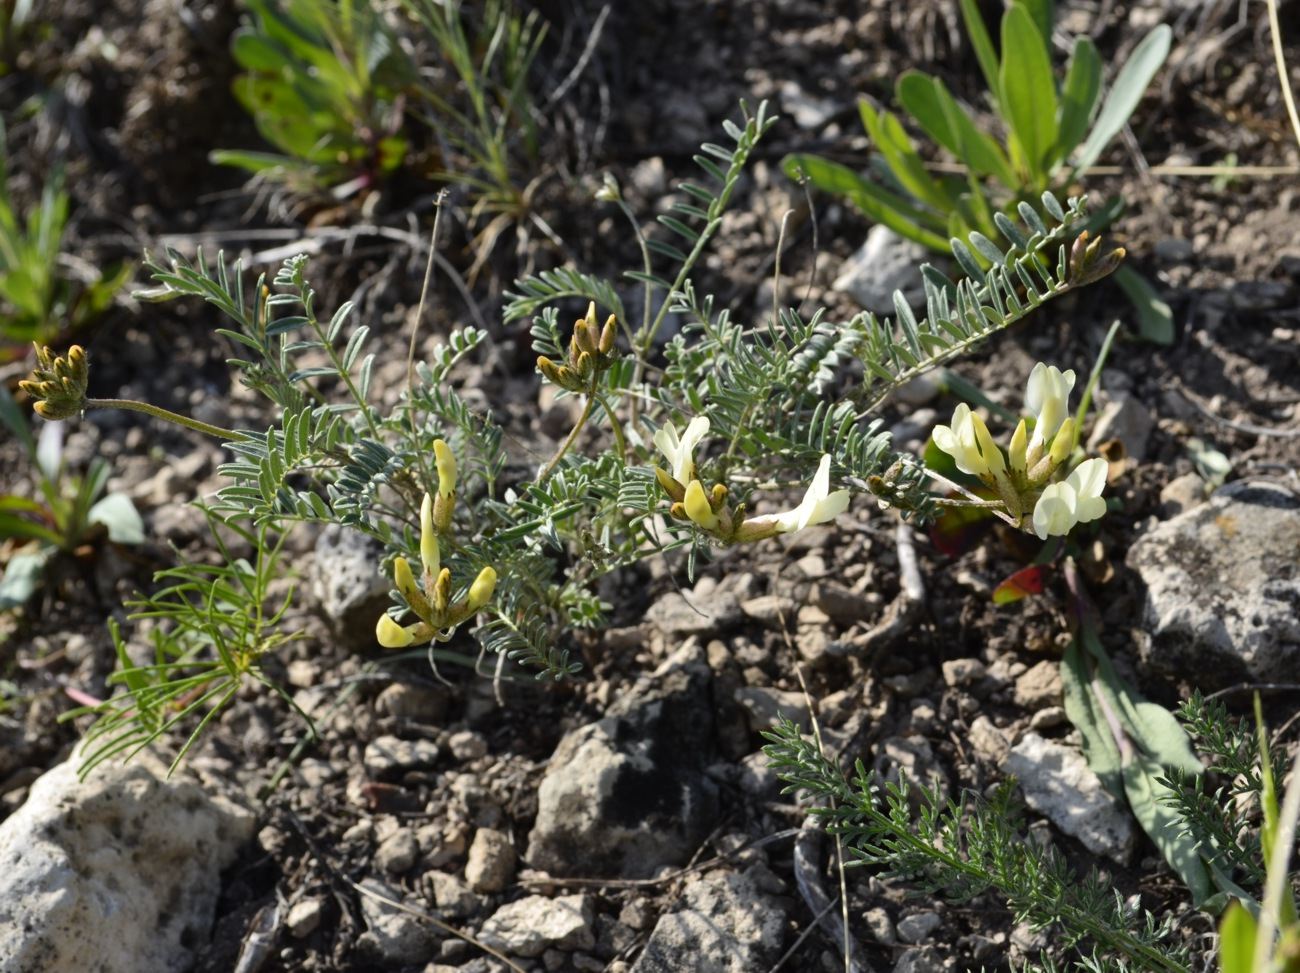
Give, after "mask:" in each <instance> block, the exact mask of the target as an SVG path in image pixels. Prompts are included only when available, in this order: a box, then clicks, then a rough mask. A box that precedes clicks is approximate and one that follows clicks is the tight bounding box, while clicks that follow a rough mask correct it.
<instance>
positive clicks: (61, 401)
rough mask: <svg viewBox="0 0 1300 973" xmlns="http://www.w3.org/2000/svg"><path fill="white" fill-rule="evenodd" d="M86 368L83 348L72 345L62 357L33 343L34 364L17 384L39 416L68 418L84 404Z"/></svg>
mask: <svg viewBox="0 0 1300 973" xmlns="http://www.w3.org/2000/svg"><path fill="white" fill-rule="evenodd" d="M89 382H90V369H89V364H88V361H87V358H86V352H85V349H83V348H82V347H81V346H80V345H73V346H72V347H71V348H69V349H68V352H67V354H66V355H64V356H57V355H55V354H54V352H52V351H51V350H50V349H49V348H46V347H42V346H41V345H37V346H36V367H35V368H34V369H32V374H31V377H30V378H27V379H24V380H23V381H21V382H19V383H18V387H19V388H20V389H22V390H23V391H24V392H26V393H27V394H28V395H30V396H31V397H32V398H33V399H34V400H35V401H34V402H33V404H32V408H33V409H34V410H35V411H36V414H37V415H39V416H41V417H42V418H43V419H51V420H56V419H70V418H72V417H73V416H76V415H80V414H81V412H82V410H83V409H85V406H86V387H87V385H88V384H89Z"/></svg>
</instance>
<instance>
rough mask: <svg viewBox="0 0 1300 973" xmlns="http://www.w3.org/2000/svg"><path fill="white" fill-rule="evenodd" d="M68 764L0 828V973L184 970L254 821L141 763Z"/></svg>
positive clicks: (219, 799)
mask: <svg viewBox="0 0 1300 973" xmlns="http://www.w3.org/2000/svg"><path fill="white" fill-rule="evenodd" d="M75 759H76V758H74V760H70V761H65V762H64V763H62V764H59V765H58V766H57V767H55V768H54V769H52V770H50V771H49V772H47V773H46V774H44V775H43V776H41V777H40V778H39V779H38V780H37V781H36V782H35V783H34V784H33V785H32V787H31V791H30V793H29V794H28V797H27V801H26V802H25V803H24V804H23V805H22V806H21V807H20V808H19V809H18V810H17V811H15V812H14V813H13V814H12V815H10V816H9V817H8V818H7V819H6V820H5V821H4V822H3V824H0V971H3V973H31V971H35V970H39V971H41V973H65V971H66V973H82V971H85V970H89V969H91V968H92V967H93V969H94V970H95V971H96V973H138V971H140V970H150V971H155V970H156V971H159V973H170V971H180V970H187V969H189V968H190V966H191V965H192V964H193V963H194V960H195V955H194V950H195V949H196V948H199V947H201V946H202V945H203V944H204V943H206V942H207V941H208V936H209V931H210V929H211V926H212V917H213V912H214V910H215V908H216V904H217V895H218V893H219V892H220V889H221V871H222V869H224V868H226V867H227V866H229V865H230V864H231V863H232V862H233V861H234V859H235V856H236V854H237V853H238V850H239V847H240V846H241V845H242V844H244V843H245V842H246V841H248V840H249V838H250V837H251V836H252V834H253V829H254V822H255V819H254V816H253V815H252V814H251V813H249V812H248V811H247V810H245V809H243V808H241V807H238V806H237V805H235V804H233V803H231V802H230V801H228V800H226V799H224V798H222V797H217V796H213V795H211V794H209V793H208V792H207V791H205V790H204V789H203V788H202V787H201V786H199V784H197V783H196V782H194V781H193V780H189V779H185V778H184V777H181V776H179V775H174V776H173V777H172V779H171V780H164V779H163V776H164V774H165V767H155V766H154V764H153V762H152V761H150V760H148V759H147V758H146V757H141V758H139V759H138V760H136V761H135V762H133V763H130V764H127V765H125V766H116V765H112V764H108V765H101V766H100V767H99V768H98V769H96V770H95V771H94V772H93V773H92V774H91V775H90V776H89V777H88V778H87V779H86V780H85V781H84V782H82V781H81V780H79V779H78V777H77V763H76V762H74V761H75Z"/></svg>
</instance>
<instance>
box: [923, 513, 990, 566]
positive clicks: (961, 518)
mask: <svg viewBox="0 0 1300 973" xmlns="http://www.w3.org/2000/svg"><path fill="white" fill-rule="evenodd" d="M994 523H995V520H994V517H993V514H991V513H989V511H988V509H987V508H985V507H944V508H943V513H941V514H940V515H939V516H938V517H937V518H935V520H934V522H933V523H932V524H930V541H931V543H933V544H934V547H935V550H937V551H940V552H942V553H944V554H947V555H948V556H949V557H957V556H959V555H961V554H965V553H966V552H967V551H969V550H970V549H971V548H972V547H974V546H975V542H976V541H978V540H979V539H980V538H981V537H982V536H983V535H984V534H985V533H986V532H987V531H988V529H989V528H990V527H992V526H993V524H994Z"/></svg>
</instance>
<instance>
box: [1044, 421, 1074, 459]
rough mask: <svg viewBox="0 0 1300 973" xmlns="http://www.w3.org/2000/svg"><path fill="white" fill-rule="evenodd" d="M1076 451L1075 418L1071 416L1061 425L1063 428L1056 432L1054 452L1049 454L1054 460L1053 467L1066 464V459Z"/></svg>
mask: <svg viewBox="0 0 1300 973" xmlns="http://www.w3.org/2000/svg"><path fill="white" fill-rule="evenodd" d="M1073 449H1074V417H1073V416H1069V417H1067V418H1066V420H1065V421H1064V422H1063V423H1061V428H1060V429H1058V430H1057V432H1056V438H1055V439H1053V440H1052V451H1051V453H1050V454H1049V455H1050V456H1051V458H1052V465H1053V466H1060V465H1061V464H1062V463H1064V462H1065V458H1066V457H1067V456H1069V455H1070V452H1071V450H1073Z"/></svg>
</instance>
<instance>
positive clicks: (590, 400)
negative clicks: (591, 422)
mask: <svg viewBox="0 0 1300 973" xmlns="http://www.w3.org/2000/svg"><path fill="white" fill-rule="evenodd" d="M595 404H596V393H595V392H594V391H592V392H590V393H588V395H587V404H586V405H585V406H583V409H582V415H580V416H578V421H577V422H575V423H574V424H573V431H572V432H571V433H569V438H568V439H566V440H565V441H564V442H563V443H561V444H560V450H559V452H557V453H556V454H555V456H553V457H552V458H551V461H550V462H549V463H547V464H546V469H544V470H542V473H541V475H540V476H539V477H538V478H537V482H538V484H542V483H545V482H546V481H547V480H549V479H550V478H551V474H552V473H554V472H555V467H556V466H558V465H559V463H560V460H562V459H564V454H565V453H567V452H568V451H569V447H570V446H572V445H573V442H574V440H575V439H577V438H578V433H580V432H582V427H583V426H585V425H586V424H587V420H588V419H589V418H591V410H592V408H593V407H594V406H595ZM610 418H611V419H612V418H613V417H612V416H611V417H610ZM612 424H613V423H612V422H611V425H612Z"/></svg>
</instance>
